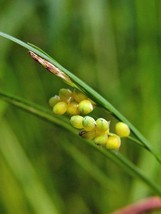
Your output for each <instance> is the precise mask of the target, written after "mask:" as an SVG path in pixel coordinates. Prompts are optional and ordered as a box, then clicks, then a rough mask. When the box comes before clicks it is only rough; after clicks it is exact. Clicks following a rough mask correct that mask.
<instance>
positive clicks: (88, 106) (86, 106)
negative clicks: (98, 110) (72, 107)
mask: <svg viewBox="0 0 161 214" xmlns="http://www.w3.org/2000/svg"><path fill="white" fill-rule="evenodd" d="M78 109H79V111H80V113H81V114H89V113H90V112H92V111H93V105H92V103H91V102H90V101H89V100H83V101H81V102H80V103H79V105H78Z"/></svg>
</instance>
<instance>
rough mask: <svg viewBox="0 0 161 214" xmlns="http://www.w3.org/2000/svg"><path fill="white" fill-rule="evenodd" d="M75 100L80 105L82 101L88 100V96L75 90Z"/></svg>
mask: <svg viewBox="0 0 161 214" xmlns="http://www.w3.org/2000/svg"><path fill="white" fill-rule="evenodd" d="M73 98H74V100H75V101H76V102H78V103H80V102H81V101H82V100H86V99H87V96H86V95H85V94H83V93H82V92H80V91H78V90H77V89H74V90H73Z"/></svg>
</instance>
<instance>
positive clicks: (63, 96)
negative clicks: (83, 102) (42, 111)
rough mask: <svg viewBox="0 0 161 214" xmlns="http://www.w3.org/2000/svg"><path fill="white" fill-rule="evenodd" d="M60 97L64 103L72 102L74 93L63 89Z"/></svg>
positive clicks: (60, 91)
mask: <svg viewBox="0 0 161 214" xmlns="http://www.w3.org/2000/svg"><path fill="white" fill-rule="evenodd" d="M59 97H60V99H61V100H62V101H64V102H70V101H71V100H72V91H71V90H70V89H67V88H61V89H60V90H59Z"/></svg>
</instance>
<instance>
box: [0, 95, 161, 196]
mask: <svg viewBox="0 0 161 214" xmlns="http://www.w3.org/2000/svg"><path fill="white" fill-rule="evenodd" d="M0 97H1V99H3V100H4V101H6V102H8V103H10V104H12V105H14V106H16V107H19V108H20V109H23V110H25V111H27V112H29V113H32V114H33V115H35V116H37V117H40V118H41V119H44V120H46V121H48V122H50V123H53V124H55V125H58V126H60V127H61V128H63V129H66V130H68V131H70V132H71V134H76V132H75V131H74V129H73V128H72V127H71V126H70V124H69V123H68V121H67V120H66V121H65V119H64V120H63V119H62V117H60V118H57V117H55V116H51V114H50V113H48V112H47V111H46V110H45V109H43V108H41V107H39V106H38V105H35V104H33V103H31V102H27V101H25V100H23V99H21V98H18V97H14V96H12V95H9V94H6V93H4V92H1V91H0ZM82 141H83V139H82ZM85 142H87V143H89V145H90V146H92V147H94V148H95V149H96V150H97V151H99V152H100V153H101V154H103V155H104V156H105V157H106V158H108V159H110V160H112V161H113V162H114V163H115V164H116V165H118V166H120V167H122V168H123V169H124V170H125V171H126V172H127V173H128V174H130V175H132V176H133V177H136V178H139V179H140V180H142V181H143V182H144V183H145V184H146V185H147V186H148V187H150V188H151V189H152V190H153V192H154V193H156V194H158V195H160V196H161V188H160V187H159V186H158V185H156V184H155V183H154V182H153V181H151V180H150V179H149V178H147V177H146V176H145V175H144V173H143V172H142V171H141V170H140V169H138V168H137V167H136V166H135V165H134V164H133V163H131V162H130V161H129V160H128V159H127V158H125V157H123V156H122V155H121V154H120V153H116V152H110V151H108V150H105V149H104V148H101V147H98V146H97V145H95V144H94V143H93V142H91V141H85Z"/></svg>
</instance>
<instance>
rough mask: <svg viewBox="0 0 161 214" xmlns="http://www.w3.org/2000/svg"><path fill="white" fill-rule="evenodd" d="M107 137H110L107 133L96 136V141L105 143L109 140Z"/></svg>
mask: <svg viewBox="0 0 161 214" xmlns="http://www.w3.org/2000/svg"><path fill="white" fill-rule="evenodd" d="M107 138H108V136H107V134H104V135H99V136H97V137H95V139H94V142H95V143H96V144H98V145H105V144H106V142H107Z"/></svg>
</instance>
